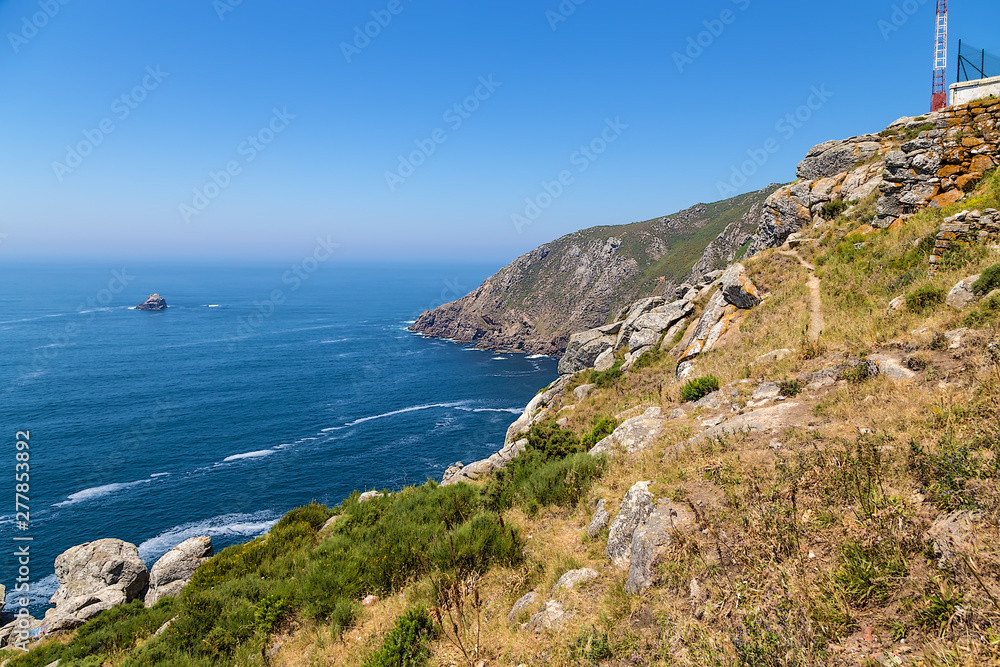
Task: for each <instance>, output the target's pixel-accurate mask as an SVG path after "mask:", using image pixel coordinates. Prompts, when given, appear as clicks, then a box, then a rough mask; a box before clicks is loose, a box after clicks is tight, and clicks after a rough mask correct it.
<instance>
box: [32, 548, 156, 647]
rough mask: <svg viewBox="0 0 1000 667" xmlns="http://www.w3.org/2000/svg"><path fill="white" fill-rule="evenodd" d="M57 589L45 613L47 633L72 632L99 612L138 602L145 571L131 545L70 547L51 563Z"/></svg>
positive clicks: (143, 590) (146, 580) (144, 580)
mask: <svg viewBox="0 0 1000 667" xmlns="http://www.w3.org/2000/svg"><path fill="white" fill-rule="evenodd" d="M55 571H56V578H58V579H59V584H60V585H59V589H58V590H57V591H56V592H55V594H54V595H53V596H52V598H51V600H49V601H50V602H51V603H52V604H54V605H55V607H54V608H52V609H50V610H48V611H47V612H46V613H45V624H46V626H47V627H48V628H49V630H51V631H54V630H65V629H72V628H75V627H78V626H80V625H82V624H83V623H84V622H85V621H87V620H88V619H90V618H92V617H93V616H95V615H97V614H99V613H100V612H102V611H105V610H107V609H111V608H112V607H115V606H117V605H120V604H124V603H126V602H129V601H131V600H135V599H138V598H141V597H142V596H143V595H144V594H145V592H146V587H147V585H148V583H149V571H148V570H147V569H146V565H145V564H144V563H143V562H142V559H141V558H139V550H138V549H137V548H136V546H135V545H134V544H129V543H128V542H123V541H122V540H116V539H103V540H96V541H94V542H87V543H85V544H81V545H79V546H75V547H71V548H70V549H67V550H66V551H64V552H63V553H61V554H60V555H59V556H58V557H57V558H56V562H55Z"/></svg>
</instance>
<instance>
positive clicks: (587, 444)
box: [580, 416, 618, 450]
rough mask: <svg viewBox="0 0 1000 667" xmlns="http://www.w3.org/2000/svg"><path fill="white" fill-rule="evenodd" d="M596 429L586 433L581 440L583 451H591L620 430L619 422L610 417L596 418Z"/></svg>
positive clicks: (594, 422) (594, 423)
mask: <svg viewBox="0 0 1000 667" xmlns="http://www.w3.org/2000/svg"><path fill="white" fill-rule="evenodd" d="M592 423H593V425H594V427H593V429H592V430H591V431H590V433H585V434H584V436H583V437H582V438H581V439H580V445H581V446H582V447H583V449H588V450H589V449H591V448H592V447H593V446H594V445H596V444H597V443H598V442H600V441H601V440H603V439H604V438H606V437H608V436H609V435H611V434H612V433H613V432H614V430H615V429H616V428H618V422H617V421H615V420H614V419H611V418H609V417H601V416H597V417H594V421H593V422H592Z"/></svg>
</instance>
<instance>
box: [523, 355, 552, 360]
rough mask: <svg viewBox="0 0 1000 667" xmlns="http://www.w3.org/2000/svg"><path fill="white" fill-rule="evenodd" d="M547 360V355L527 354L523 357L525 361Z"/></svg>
mask: <svg viewBox="0 0 1000 667" xmlns="http://www.w3.org/2000/svg"><path fill="white" fill-rule="evenodd" d="M548 358H549V355H547V354H529V355H528V356H526V357H525V359H548Z"/></svg>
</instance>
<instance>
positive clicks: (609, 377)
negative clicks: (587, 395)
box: [590, 361, 623, 389]
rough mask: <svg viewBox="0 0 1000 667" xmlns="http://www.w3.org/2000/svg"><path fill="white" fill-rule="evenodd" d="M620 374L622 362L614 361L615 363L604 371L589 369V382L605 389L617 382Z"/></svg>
mask: <svg viewBox="0 0 1000 667" xmlns="http://www.w3.org/2000/svg"><path fill="white" fill-rule="evenodd" d="M622 375H623V373H622V362H621V361H616V362H615V365H614V366H612V367H611V368H609V369H608V370H606V371H597V370H592V371H590V383H591V384H595V385H597V388H598V389H606V388H608V387H610V386H611V385H613V384H614V383H615V382H617V381H618V379H619V378H620V377H621V376H622Z"/></svg>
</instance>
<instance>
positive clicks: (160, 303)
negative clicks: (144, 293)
mask: <svg viewBox="0 0 1000 667" xmlns="http://www.w3.org/2000/svg"><path fill="white" fill-rule="evenodd" d="M135 309H136V310H166V309H167V301H166V300H165V299H164V298H163V297H162V296H160V295H159V294H150V295H149V298H148V299H146V300H145V301H144V302H142V303H140V304H139V305H138V306H136V307H135Z"/></svg>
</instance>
